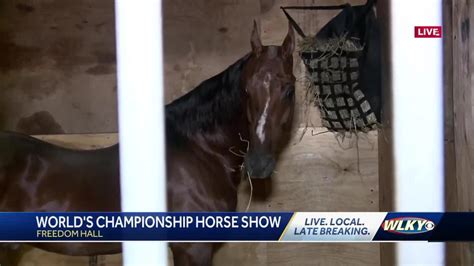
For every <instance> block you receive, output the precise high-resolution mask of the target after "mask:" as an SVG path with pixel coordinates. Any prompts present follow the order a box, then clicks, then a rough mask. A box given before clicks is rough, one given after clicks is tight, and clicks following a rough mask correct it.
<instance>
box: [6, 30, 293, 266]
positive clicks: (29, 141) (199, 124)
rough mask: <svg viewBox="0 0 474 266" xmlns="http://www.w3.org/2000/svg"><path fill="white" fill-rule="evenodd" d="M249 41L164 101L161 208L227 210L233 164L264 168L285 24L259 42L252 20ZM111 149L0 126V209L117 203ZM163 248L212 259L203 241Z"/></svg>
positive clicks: (75, 251) (113, 247)
mask: <svg viewBox="0 0 474 266" xmlns="http://www.w3.org/2000/svg"><path fill="white" fill-rule="evenodd" d="M251 45H252V52H251V53H249V54H248V55H246V56H244V57H243V58H241V59H239V60H238V61H237V62H235V63H234V64H232V65H231V66H230V67H228V68H227V69H226V70H225V71H223V72H222V73H220V74H218V75H216V76H214V77H212V78H210V79H208V80H206V81H204V82H203V83H201V84H200V85H199V86H198V87H197V88H195V89H194V90H192V91H191V92H190V93H188V94H186V95H184V96H183V97H181V98H179V99H178V100H176V101H174V102H173V103H171V104H169V105H167V106H166V128H167V132H166V136H167V154H166V155H167V169H168V173H167V177H168V182H167V189H168V210H169V211H235V210H236V206H237V187H238V185H239V182H240V180H241V179H242V175H241V171H240V170H241V165H245V169H246V172H247V173H248V174H249V175H250V176H251V177H253V178H267V177H269V176H270V175H271V174H272V172H273V170H274V167H275V163H276V160H277V158H278V155H279V154H280V152H281V150H282V149H283V147H284V146H285V144H286V143H287V141H288V139H289V135H290V128H291V124H292V120H293V112H294V101H295V96H294V93H295V88H294V83H295V78H294V76H293V57H292V53H293V50H294V35H293V31H292V29H291V27H290V29H289V31H288V35H287V36H286V38H285V40H284V42H283V45H282V46H263V45H262V44H261V42H260V37H259V34H258V32H257V28H256V25H254V30H253V33H252V37H251ZM241 152H244V153H246V155H245V158H244V156H241V155H240V154H239V153H241ZM118 154H119V151H118V145H115V146H112V147H109V148H105V149H99V150H92V151H76V150H69V149H65V148H60V147H57V146H54V145H51V144H48V143H45V142H42V141H40V140H37V139H34V138H31V137H28V136H24V135H20V134H15V133H0V211H120V186H119V182H120V179H119V155H118ZM33 245H34V246H36V247H38V248H41V249H44V250H48V251H52V252H57V253H61V254H66V255H98V254H112V253H118V252H120V251H121V246H120V244H110V243H35V244H33ZM170 246H171V249H172V251H173V254H174V261H175V265H210V264H211V262H212V254H213V249H214V246H213V245H212V244H207V243H171V244H170ZM10 247H11V246H10ZM8 248H9V246H7V245H5V247H4V249H3V250H2V251H0V255H2V254H5V253H7V252H8V251H9V250H8ZM0 259H2V258H0ZM0 264H1V265H8V262H6V261H0Z"/></svg>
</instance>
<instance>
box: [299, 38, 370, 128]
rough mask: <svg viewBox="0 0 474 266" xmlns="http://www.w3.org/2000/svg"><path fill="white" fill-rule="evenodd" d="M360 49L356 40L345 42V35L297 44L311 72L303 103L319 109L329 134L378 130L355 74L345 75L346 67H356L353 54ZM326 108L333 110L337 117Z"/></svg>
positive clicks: (348, 39)
mask: <svg viewBox="0 0 474 266" xmlns="http://www.w3.org/2000/svg"><path fill="white" fill-rule="evenodd" d="M363 49H364V46H363V45H362V44H361V43H360V40H359V39H356V38H348V37H347V34H344V35H342V36H340V37H338V38H331V39H318V38H316V37H315V36H310V37H307V38H305V39H303V40H302V41H301V42H300V43H299V51H300V53H307V54H308V53H309V54H310V58H307V56H308V55H306V56H305V57H306V58H307V59H308V61H305V64H306V66H307V67H308V68H309V69H311V71H309V76H308V79H309V80H310V81H311V82H309V86H308V87H307V88H306V97H305V98H306V99H305V102H306V103H307V104H310V105H313V106H317V107H319V109H320V111H321V118H322V122H323V126H325V127H326V128H328V129H330V130H331V131H336V132H340V133H344V132H349V133H355V134H357V133H358V132H360V131H362V132H369V131H371V130H373V129H377V127H378V122H377V118H376V116H375V114H374V113H373V112H371V106H370V104H369V102H368V101H367V100H365V101H364V100H362V98H364V97H365V96H364V93H363V92H362V91H361V90H360V88H359V87H358V84H359V72H358V71H355V70H351V71H350V72H348V73H347V72H346V71H347V68H348V67H350V68H351V69H355V68H358V67H359V65H358V64H359V63H358V59H357V53H359V52H361V51H363ZM354 53H355V54H354ZM309 69H308V70H309ZM330 88H332V89H330ZM330 96H331V97H330ZM346 102H347V104H346ZM326 108H330V109H332V110H334V108H336V111H337V112H338V114H337V115H336V113H335V111H328V110H327V109H326ZM359 110H360V112H359ZM361 112H363V114H361ZM364 120H365V121H364ZM329 121H332V122H329Z"/></svg>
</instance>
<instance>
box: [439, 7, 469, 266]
mask: <svg viewBox="0 0 474 266" xmlns="http://www.w3.org/2000/svg"><path fill="white" fill-rule="evenodd" d="M443 8H444V10H443V15H444V19H443V23H444V25H443V26H444V66H445V69H444V79H445V82H444V92H445V93H444V96H445V101H444V104H445V139H444V141H445V163H446V165H445V176H446V210H447V211H469V212H472V211H473V210H474V194H473V191H474V176H473V173H474V121H473V117H474V91H473V85H474V84H473V79H474V74H473V73H472V70H473V69H474V49H473V48H472V47H474V46H473V45H474V40H473V39H472V38H471V37H470V36H474V29H473V27H472V26H470V25H471V22H470V20H471V19H472V18H474V6H473V5H472V3H471V1H468V0H444V1H443ZM447 263H448V265H474V243H472V242H471V243H449V244H448V245H447Z"/></svg>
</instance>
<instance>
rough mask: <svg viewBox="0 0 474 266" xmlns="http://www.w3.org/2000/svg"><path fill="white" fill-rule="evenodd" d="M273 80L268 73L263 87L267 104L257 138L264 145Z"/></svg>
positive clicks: (259, 123)
mask: <svg viewBox="0 0 474 266" xmlns="http://www.w3.org/2000/svg"><path fill="white" fill-rule="evenodd" d="M271 78H272V76H271V75H270V73H267V74H266V75H265V79H264V80H263V87H264V88H265V91H266V92H267V101H266V102H265V107H264V108H263V112H262V115H261V116H260V119H258V123H257V130H256V133H257V137H258V139H259V140H260V142H261V143H262V144H263V142H264V141H265V123H266V122H267V112H268V105H269V104H270V80H271Z"/></svg>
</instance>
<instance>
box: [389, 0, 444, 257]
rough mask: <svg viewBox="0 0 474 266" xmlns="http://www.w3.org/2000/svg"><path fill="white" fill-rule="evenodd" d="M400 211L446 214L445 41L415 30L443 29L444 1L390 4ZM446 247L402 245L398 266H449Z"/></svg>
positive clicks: (398, 248) (395, 1) (396, 1)
mask: <svg viewBox="0 0 474 266" xmlns="http://www.w3.org/2000/svg"><path fill="white" fill-rule="evenodd" d="M390 10H391V21H390V30H391V36H392V43H391V54H390V57H391V62H392V84H391V85H392V99H393V122H394V124H393V126H394V127H393V130H394V150H395V151H394V154H395V183H394V186H395V211H399V212H401V211H403V212H409V211H420V212H426V211H436V212H442V211H444V161H443V91H442V89H443V71H442V70H443V59H442V52H443V51H442V39H441V38H415V37H414V32H415V29H414V27H415V26H441V25H442V1H441V0H417V1H399V0H391V1H390ZM444 248H445V247H444V244H443V243H420V242H408V243H399V244H397V246H396V260H397V264H398V265H404V264H407V263H412V264H413V263H424V264H438V265H443V264H444V254H445V251H444Z"/></svg>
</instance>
